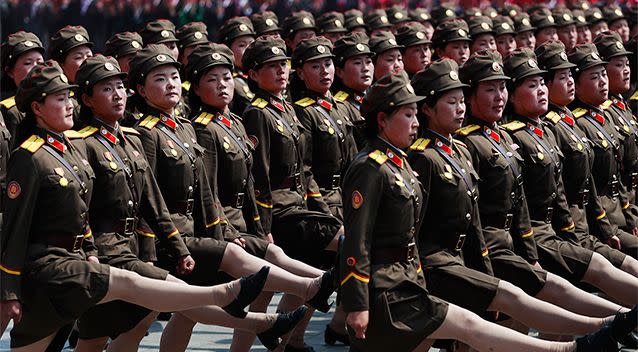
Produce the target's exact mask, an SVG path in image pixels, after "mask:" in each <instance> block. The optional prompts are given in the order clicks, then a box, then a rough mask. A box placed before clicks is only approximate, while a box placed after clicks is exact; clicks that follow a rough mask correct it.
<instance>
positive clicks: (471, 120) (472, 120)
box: [468, 116, 498, 131]
mask: <svg viewBox="0 0 638 352" xmlns="http://www.w3.org/2000/svg"><path fill="white" fill-rule="evenodd" d="M468 125H479V126H481V127H487V128H490V129H492V130H495V131H498V124H496V122H492V123H490V122H487V121H485V120H483V119H479V118H478V117H474V116H470V118H469V119H468Z"/></svg>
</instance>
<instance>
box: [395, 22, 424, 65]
mask: <svg viewBox="0 0 638 352" xmlns="http://www.w3.org/2000/svg"><path fill="white" fill-rule="evenodd" d="M396 38H397V42H398V43H399V45H401V46H403V49H402V53H403V56H404V60H405V55H406V50H407V49H408V48H409V47H412V46H422V45H425V49H426V50H427V51H430V44H432V42H430V40H429V39H428V38H427V35H426V34H425V27H424V26H423V25H422V24H420V23H410V24H406V25H403V26H401V27H399V29H397V33H396ZM417 55H418V56H419V57H418V58H419V59H420V54H417ZM412 59H413V60H414V58H412ZM430 59H431V57H430V58H429V59H428V60H430ZM429 64H430V62H427V63H423V64H422V65H421V66H419V67H420V68H419V69H416V70H415V68H410V67H407V66H406V71H405V72H407V73H408V74H409V75H410V76H413V75H414V74H415V73H417V72H418V71H421V70H423V69H425V68H426V67H427V65H429ZM408 70H410V71H408Z"/></svg>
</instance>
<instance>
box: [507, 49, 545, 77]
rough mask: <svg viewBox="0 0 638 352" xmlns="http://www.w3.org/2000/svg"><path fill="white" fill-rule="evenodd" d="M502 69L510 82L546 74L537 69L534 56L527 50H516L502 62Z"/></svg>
mask: <svg viewBox="0 0 638 352" xmlns="http://www.w3.org/2000/svg"><path fill="white" fill-rule="evenodd" d="M503 67H504V71H505V74H506V75H508V76H509V77H510V78H512V82H517V81H521V80H523V79H525V78H527V77H529V76H533V75H540V74H543V73H546V72H547V71H545V70H541V69H540V68H539V67H538V61H537V60H536V55H534V52H533V51H532V50H530V49H528V48H522V49H516V50H514V51H513V52H512V53H510V54H509V55H507V57H506V58H505V60H504V62H503Z"/></svg>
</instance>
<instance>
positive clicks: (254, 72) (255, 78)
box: [248, 68, 259, 82]
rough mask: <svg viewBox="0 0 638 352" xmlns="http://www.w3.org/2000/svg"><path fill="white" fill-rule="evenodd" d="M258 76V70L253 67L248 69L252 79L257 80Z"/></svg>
mask: <svg viewBox="0 0 638 352" xmlns="http://www.w3.org/2000/svg"><path fill="white" fill-rule="evenodd" d="M258 76H259V75H258V74H257V71H255V70H253V69H252V68H251V69H250V70H248V77H250V79H252V80H253V81H255V82H257V77H258Z"/></svg>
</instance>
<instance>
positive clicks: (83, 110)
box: [77, 85, 94, 124]
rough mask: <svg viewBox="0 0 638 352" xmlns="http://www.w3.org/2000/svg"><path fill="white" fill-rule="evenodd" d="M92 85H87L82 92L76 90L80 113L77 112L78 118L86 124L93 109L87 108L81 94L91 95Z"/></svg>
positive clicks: (91, 115)
mask: <svg viewBox="0 0 638 352" xmlns="http://www.w3.org/2000/svg"><path fill="white" fill-rule="evenodd" d="M93 86H94V85H91V86H89V87H87V88H86V89H85V90H84V91H83V92H81V93H80V92H78V97H77V98H78V99H77V100H78V104H79V105H80V114H79V117H78V118H79V120H80V121H82V122H84V123H85V124H87V123H88V122H89V121H90V120H91V118H93V110H91V108H89V107H88V106H86V105H85V104H84V101H83V100H82V94H86V95H88V96H92V95H93Z"/></svg>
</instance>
